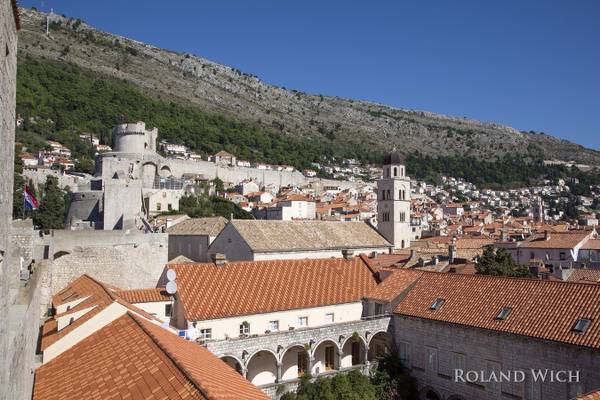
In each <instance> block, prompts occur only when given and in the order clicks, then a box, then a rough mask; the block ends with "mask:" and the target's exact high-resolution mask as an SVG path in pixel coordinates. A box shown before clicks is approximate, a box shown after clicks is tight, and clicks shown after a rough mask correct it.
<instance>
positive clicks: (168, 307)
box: [165, 304, 173, 317]
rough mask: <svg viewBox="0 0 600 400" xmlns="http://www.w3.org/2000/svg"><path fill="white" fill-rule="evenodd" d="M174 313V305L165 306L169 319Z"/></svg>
mask: <svg viewBox="0 0 600 400" xmlns="http://www.w3.org/2000/svg"><path fill="white" fill-rule="evenodd" d="M172 311H173V305H172V304H165V315H166V316H167V317H170V316H171V312H172Z"/></svg>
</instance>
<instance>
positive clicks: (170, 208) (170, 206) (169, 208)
mask: <svg viewBox="0 0 600 400" xmlns="http://www.w3.org/2000/svg"><path fill="white" fill-rule="evenodd" d="M167 209H168V210H169V211H172V210H173V205H172V204H171V203H169V204H167Z"/></svg>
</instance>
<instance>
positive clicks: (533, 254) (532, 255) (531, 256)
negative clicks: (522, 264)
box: [529, 251, 535, 260]
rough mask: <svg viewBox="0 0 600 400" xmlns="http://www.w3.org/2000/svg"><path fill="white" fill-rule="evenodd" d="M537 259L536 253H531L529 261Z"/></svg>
mask: <svg viewBox="0 0 600 400" xmlns="http://www.w3.org/2000/svg"><path fill="white" fill-rule="evenodd" d="M534 258H535V253H534V252H533V251H532V252H531V253H529V259H530V260H533V259H534Z"/></svg>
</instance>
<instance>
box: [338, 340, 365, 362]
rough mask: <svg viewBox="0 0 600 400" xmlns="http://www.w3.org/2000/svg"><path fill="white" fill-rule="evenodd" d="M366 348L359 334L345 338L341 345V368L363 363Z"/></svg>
mask: <svg viewBox="0 0 600 400" xmlns="http://www.w3.org/2000/svg"><path fill="white" fill-rule="evenodd" d="M366 349H367V346H366V345H365V341H364V340H363V339H362V338H361V337H360V336H359V337H353V336H351V337H349V338H348V339H346V341H345V342H344V344H343V345H342V359H341V368H350V367H352V366H354V365H362V364H364V363H365V362H366V360H365V355H366Z"/></svg>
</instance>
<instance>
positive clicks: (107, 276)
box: [35, 230, 168, 294]
mask: <svg viewBox="0 0 600 400" xmlns="http://www.w3.org/2000/svg"><path fill="white" fill-rule="evenodd" d="M35 252H36V258H37V259H46V260H48V261H50V262H51V263H52V269H51V277H50V280H51V284H50V294H55V293H56V292H58V291H60V290H62V289H63V288H64V287H65V286H67V284H69V282H71V281H72V280H74V279H75V278H78V277H79V276H81V275H82V274H89V275H90V276H92V277H93V278H95V279H97V280H99V281H101V282H104V283H108V284H111V285H115V286H118V287H121V288H123V289H133V288H144V287H155V286H156V283H157V282H158V278H159V277H160V275H161V273H162V271H163V269H164V266H165V264H166V263H167V262H168V259H167V256H168V235H167V234H164V233H152V234H144V233H140V232H137V231H134V232H128V231H67V230H64V231H62V230H55V231H50V233H49V234H47V235H43V236H42V237H41V238H39V239H36V246H35Z"/></svg>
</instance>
